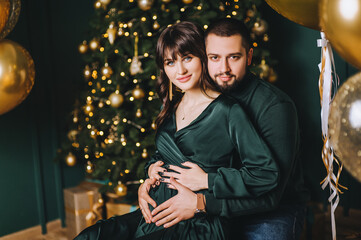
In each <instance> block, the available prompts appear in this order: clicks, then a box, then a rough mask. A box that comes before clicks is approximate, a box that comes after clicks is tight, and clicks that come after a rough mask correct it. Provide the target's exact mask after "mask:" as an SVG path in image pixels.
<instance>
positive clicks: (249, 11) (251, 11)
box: [246, 9, 256, 18]
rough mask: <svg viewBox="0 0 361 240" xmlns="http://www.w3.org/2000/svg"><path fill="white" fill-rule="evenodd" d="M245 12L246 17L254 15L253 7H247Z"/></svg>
mask: <svg viewBox="0 0 361 240" xmlns="http://www.w3.org/2000/svg"><path fill="white" fill-rule="evenodd" d="M246 14H247V17H250V18H252V17H254V15H255V14H256V13H255V11H254V10H253V9H248V10H247V13H246Z"/></svg>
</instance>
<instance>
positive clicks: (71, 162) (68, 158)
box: [65, 152, 76, 167]
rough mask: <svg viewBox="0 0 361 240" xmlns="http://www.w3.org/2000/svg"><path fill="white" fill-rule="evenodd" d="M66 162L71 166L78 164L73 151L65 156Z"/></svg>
mask: <svg viewBox="0 0 361 240" xmlns="http://www.w3.org/2000/svg"><path fill="white" fill-rule="evenodd" d="M65 163H66V165H68V166H69V167H72V166H74V165H75V164H76V157H75V155H74V154H73V153H71V152H70V153H69V154H68V155H67V156H66V158H65Z"/></svg>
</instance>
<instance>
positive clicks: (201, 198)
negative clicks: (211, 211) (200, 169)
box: [194, 193, 206, 215]
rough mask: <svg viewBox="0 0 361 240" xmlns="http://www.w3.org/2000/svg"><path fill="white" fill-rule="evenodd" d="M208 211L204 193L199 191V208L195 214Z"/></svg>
mask: <svg viewBox="0 0 361 240" xmlns="http://www.w3.org/2000/svg"><path fill="white" fill-rule="evenodd" d="M204 213H206V205H205V204H204V195H203V194H202V193H197V208H196V211H195V213H194V214H195V215H199V214H202V215H203V214H204Z"/></svg>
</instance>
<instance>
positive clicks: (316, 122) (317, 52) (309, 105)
mask: <svg viewBox="0 0 361 240" xmlns="http://www.w3.org/2000/svg"><path fill="white" fill-rule="evenodd" d="M260 10H261V11H262V13H263V17H264V18H265V20H266V21H267V22H268V23H269V35H270V50H271V55H272V56H273V58H275V59H277V60H278V65H277V66H276V70H277V73H278V75H279V79H278V81H277V82H276V83H275V85H277V86H278V87H279V88H280V89H282V90H284V91H285V92H286V93H287V94H288V95H289V96H290V97H291V98H292V99H293V100H294V101H295V103H296V106H297V110H298V116H299V120H300V129H301V140H302V143H301V149H302V152H301V156H302V160H303V163H304V175H305V180H306V183H307V186H308V187H309V189H310V191H311V197H312V200H314V201H321V202H324V203H325V204H327V198H328V196H329V190H328V187H327V189H325V190H324V191H323V190H322V189H321V186H320V184H319V183H320V182H321V181H322V180H323V179H324V177H325V176H326V170H325V167H324V165H323V162H322V159H321V150H322V145H323V142H322V137H321V136H322V135H321V117H320V112H321V107H320V96H319V92H318V91H319V90H318V78H319V69H318V64H319V63H320V58H321V49H320V48H318V47H317V39H319V38H320V32H318V31H316V30H312V29H309V28H306V27H303V26H300V25H298V24H296V23H294V22H291V21H289V20H287V19H286V18H284V17H282V16H281V15H279V14H277V13H276V12H275V11H274V10H273V9H271V8H270V7H269V6H268V5H267V4H263V6H262V8H261V9H260ZM334 55H335V63H336V70H337V74H338V76H339V78H340V82H341V83H343V82H344V81H346V80H347V79H348V77H350V76H351V75H353V74H354V73H356V69H354V68H353V67H352V66H350V65H349V64H347V63H346V62H345V61H343V60H342V59H341V58H340V57H339V56H338V55H337V53H334ZM340 183H341V184H343V185H346V186H347V187H348V188H349V190H348V191H345V193H344V194H342V195H340V199H341V202H340V205H343V206H344V207H345V208H346V209H348V208H357V209H361V202H360V201H359V199H360V197H361V184H360V183H359V182H357V181H356V180H355V179H353V178H352V177H351V176H350V175H349V174H348V173H347V171H346V170H343V172H342V174H341V178H340Z"/></svg>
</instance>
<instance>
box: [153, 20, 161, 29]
mask: <svg viewBox="0 0 361 240" xmlns="http://www.w3.org/2000/svg"><path fill="white" fill-rule="evenodd" d="M159 28H160V25H159V23H158V22H157V21H155V22H154V23H153V29H154V30H157V29H159Z"/></svg>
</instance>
